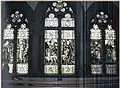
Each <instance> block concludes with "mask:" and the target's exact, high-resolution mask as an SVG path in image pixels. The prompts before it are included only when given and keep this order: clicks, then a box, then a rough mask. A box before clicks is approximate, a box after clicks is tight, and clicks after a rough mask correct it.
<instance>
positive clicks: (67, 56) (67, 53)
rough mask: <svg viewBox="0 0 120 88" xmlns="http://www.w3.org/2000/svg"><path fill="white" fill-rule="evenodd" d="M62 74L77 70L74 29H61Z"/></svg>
mask: <svg viewBox="0 0 120 88" xmlns="http://www.w3.org/2000/svg"><path fill="white" fill-rule="evenodd" d="M61 58H62V60H61V61H62V66H61V70H62V74H73V73H74V72H75V36H74V31H73V30H62V31H61Z"/></svg>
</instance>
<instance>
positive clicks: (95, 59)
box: [90, 24, 102, 74]
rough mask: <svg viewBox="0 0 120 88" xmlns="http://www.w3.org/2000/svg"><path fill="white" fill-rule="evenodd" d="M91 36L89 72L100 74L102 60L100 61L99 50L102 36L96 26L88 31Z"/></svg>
mask: <svg viewBox="0 0 120 88" xmlns="http://www.w3.org/2000/svg"><path fill="white" fill-rule="evenodd" d="M90 31H91V35H90V39H91V43H90V45H91V71H92V74H101V73H102V65H101V64H102V63H101V62H102V59H101V51H102V50H101V48H102V46H101V45H102V41H101V39H102V35H101V30H100V29H99V27H98V25H97V24H94V25H93V28H91V29H90Z"/></svg>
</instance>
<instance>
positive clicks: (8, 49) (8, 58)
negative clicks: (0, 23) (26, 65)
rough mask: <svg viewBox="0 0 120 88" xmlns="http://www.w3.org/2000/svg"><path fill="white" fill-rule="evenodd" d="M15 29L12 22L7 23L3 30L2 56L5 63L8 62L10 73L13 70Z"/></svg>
mask: <svg viewBox="0 0 120 88" xmlns="http://www.w3.org/2000/svg"><path fill="white" fill-rule="evenodd" d="M13 32H14V29H13V28H12V25H11V24H7V27H6V28H5V29H4V31H3V49H2V57H3V64H8V67H9V69H8V70H9V73H12V71H13V49H14V47H13V39H14V33H13Z"/></svg>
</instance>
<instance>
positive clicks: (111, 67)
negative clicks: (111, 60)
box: [106, 64, 117, 74]
mask: <svg viewBox="0 0 120 88" xmlns="http://www.w3.org/2000/svg"><path fill="white" fill-rule="evenodd" d="M106 73H107V74H116V73H117V67H116V64H109V65H108V64H107V65H106Z"/></svg>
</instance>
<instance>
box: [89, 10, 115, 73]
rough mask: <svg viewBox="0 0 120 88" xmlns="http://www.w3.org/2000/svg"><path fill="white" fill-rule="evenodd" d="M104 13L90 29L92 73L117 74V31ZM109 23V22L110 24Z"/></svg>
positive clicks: (100, 14)
mask: <svg viewBox="0 0 120 88" xmlns="http://www.w3.org/2000/svg"><path fill="white" fill-rule="evenodd" d="M108 19H109V17H108V15H107V14H105V13H104V12H103V11H101V12H98V13H97V14H96V17H95V18H94V19H92V21H91V23H92V25H93V28H91V29H90V47H91V73H92V74H117V57H116V47H115V43H116V31H115V30H114V29H113V28H112V25H111V24H112V21H109V20H108ZM108 21H109V22H108Z"/></svg>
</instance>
